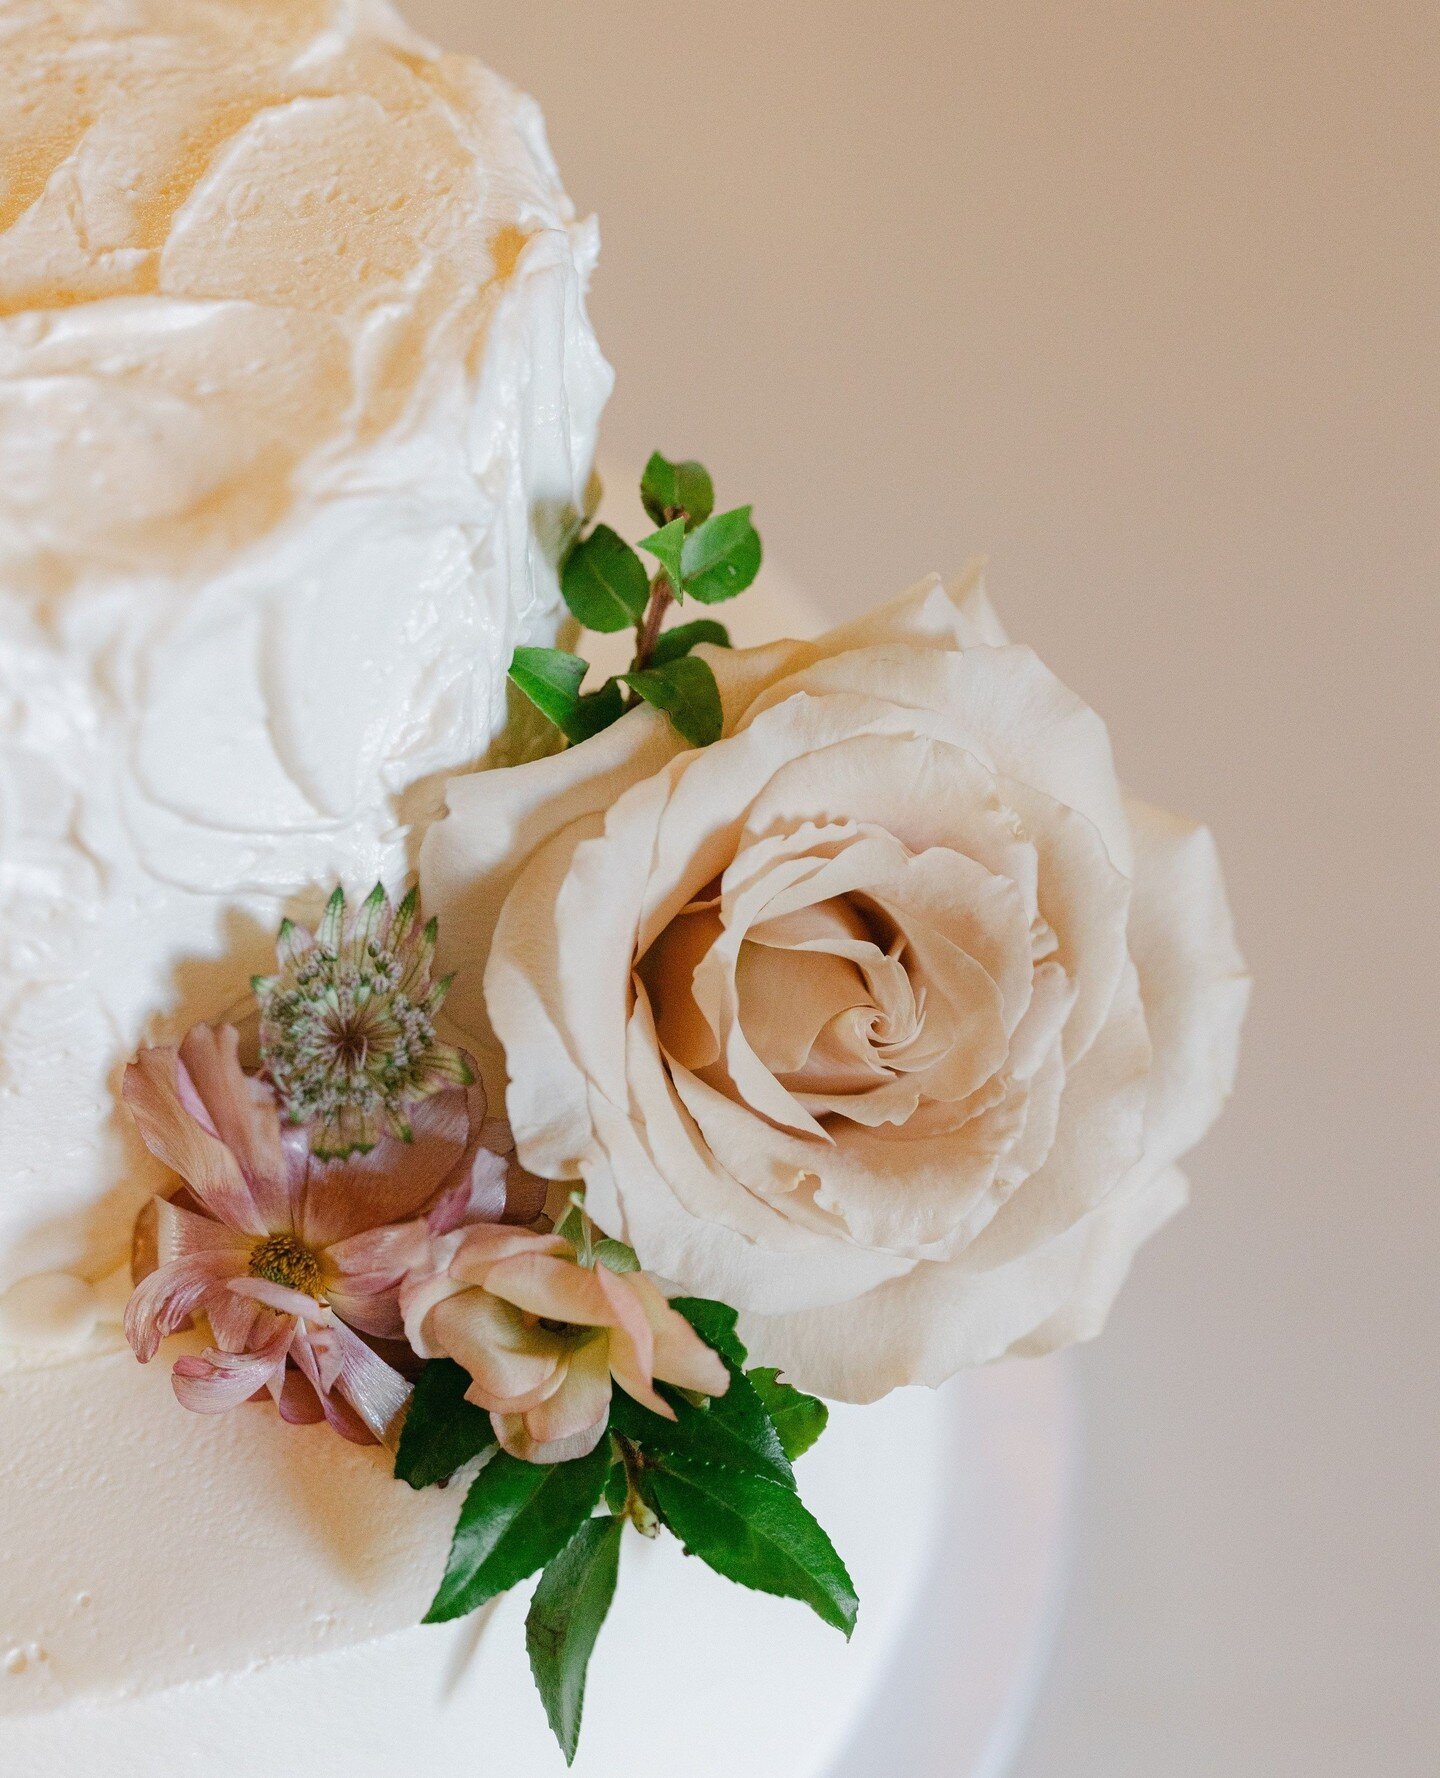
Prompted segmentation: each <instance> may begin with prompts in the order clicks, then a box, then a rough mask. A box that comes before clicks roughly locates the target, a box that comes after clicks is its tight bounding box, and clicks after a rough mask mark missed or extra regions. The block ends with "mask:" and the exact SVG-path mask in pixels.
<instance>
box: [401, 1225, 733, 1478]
mask: <svg viewBox="0 0 1440 1778" xmlns="http://www.w3.org/2000/svg"><path fill="white" fill-rule="evenodd" d="M402 1307H403V1311H404V1316H405V1332H406V1337H407V1338H408V1339H409V1341H410V1344H411V1345H412V1346H413V1347H414V1349H415V1351H416V1352H417V1353H418V1354H419V1355H420V1356H421V1357H422V1358H452V1359H454V1360H455V1362H456V1363H457V1364H460V1365H462V1366H463V1367H464V1368H465V1369H466V1370H467V1371H468V1372H469V1373H470V1377H471V1384H470V1387H469V1389H468V1390H467V1391H466V1396H467V1399H468V1400H470V1401H472V1402H474V1403H475V1404H476V1405H477V1406H478V1407H482V1408H484V1409H486V1410H487V1412H488V1413H489V1415H490V1418H491V1422H492V1424H493V1425H494V1428H495V1436H496V1438H497V1439H498V1440H499V1441H500V1444H501V1446H502V1447H503V1449H505V1450H506V1451H508V1452H510V1454H511V1455H512V1456H514V1457H520V1458H524V1459H525V1460H526V1461H527V1462H530V1463H561V1462H567V1461H569V1460H570V1459H572V1458H576V1457H584V1456H585V1455H587V1454H588V1453H589V1452H590V1451H593V1450H594V1449H595V1447H596V1445H597V1444H599V1442H600V1439H601V1437H602V1436H603V1434H604V1431H605V1427H606V1424H607V1422H608V1420H609V1416H610V1396H611V1389H612V1385H613V1383H618V1384H619V1385H620V1387H621V1388H622V1389H623V1390H624V1391H625V1392H626V1394H627V1395H630V1396H633V1397H634V1399H635V1400H636V1401H638V1402H640V1403H641V1404H642V1405H643V1406H645V1407H647V1408H649V1409H650V1410H651V1412H652V1413H656V1414H660V1415H663V1416H664V1417H665V1418H666V1419H668V1420H673V1419H674V1418H675V1414H674V1410H673V1409H672V1408H671V1407H670V1404H669V1403H668V1402H667V1401H666V1400H665V1399H664V1397H663V1396H661V1395H659V1394H657V1393H656V1390H655V1384H656V1382H657V1381H659V1382H664V1383H673V1384H675V1385H676V1386H677V1387H679V1388H681V1389H690V1390H695V1391H697V1392H699V1393H700V1394H703V1395H723V1394H724V1393H725V1390H726V1389H727V1387H728V1386H729V1382H730V1378H729V1373H728V1372H727V1371H726V1368H725V1365H724V1362H723V1361H722V1360H721V1358H720V1357H719V1356H718V1354H716V1353H715V1352H713V1351H712V1350H711V1349H710V1347H709V1346H707V1345H706V1344H705V1343H704V1341H703V1340H702V1339H701V1338H700V1337H699V1335H698V1334H697V1333H696V1332H695V1330H694V1329H693V1328H692V1327H691V1326H690V1324H689V1322H688V1321H686V1320H685V1318H684V1316H682V1315H680V1314H679V1313H678V1312H677V1311H676V1310H674V1309H672V1308H671V1307H670V1305H669V1303H668V1302H666V1300H665V1297H664V1294H663V1293H662V1292H661V1290H660V1289H659V1287H658V1286H657V1285H656V1284H655V1283H654V1282H653V1280H651V1279H650V1278H648V1277H646V1276H645V1274H644V1273H643V1272H628V1273H622V1272H615V1271H611V1270H610V1269H609V1268H608V1267H607V1266H605V1265H604V1264H603V1263H597V1264H595V1265H593V1266H587V1265H582V1264H581V1263H580V1261H579V1259H578V1257H577V1254H576V1250H575V1248H574V1247H573V1246H572V1244H571V1243H570V1242H569V1241H567V1240H566V1239H564V1237H563V1236H561V1235H559V1234H550V1235H541V1234H534V1233H532V1232H530V1231H529V1230H525V1229H513V1228H504V1227H500V1226H498V1225H494V1224H483V1225H478V1226H476V1227H472V1228H467V1229H463V1230H461V1231H459V1232H458V1233H456V1234H453V1235H449V1236H445V1237H442V1238H440V1239H439V1240H437V1241H436V1242H435V1243H434V1264H433V1265H432V1266H431V1267H430V1268H428V1269H427V1270H426V1271H425V1272H424V1273H423V1274H420V1275H418V1276H415V1277H413V1278H412V1280H411V1282H410V1283H409V1285H407V1287H406V1288H405V1290H404V1292H403V1293H402Z"/></svg>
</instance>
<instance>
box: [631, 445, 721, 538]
mask: <svg viewBox="0 0 1440 1778" xmlns="http://www.w3.org/2000/svg"><path fill="white" fill-rule="evenodd" d="M640 498H641V499H642V500H643V501H644V502H645V510H646V512H648V513H649V514H650V517H651V518H652V519H654V521H655V523H656V524H657V525H663V524H665V523H666V521H667V520H669V519H671V518H674V517H676V516H677V515H679V514H684V515H685V516H686V518H687V519H688V521H689V523H688V526H687V529H693V528H694V527H695V526H696V525H703V524H704V522H705V521H706V519H708V518H709V517H710V514H711V513H712V512H714V510H715V484H714V483H713V482H712V481H711V479H710V472H709V470H708V469H706V468H705V466H704V464H702V463H692V462H685V463H672V462H671V461H670V459H669V458H668V457H662V456H661V454H660V452H659V451H656V452H655V454H654V456H652V457H651V459H650V461H649V462H648V463H647V464H646V465H645V474H644V476H643V477H642V478H641V482H640Z"/></svg>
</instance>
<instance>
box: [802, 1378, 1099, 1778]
mask: <svg viewBox="0 0 1440 1778" xmlns="http://www.w3.org/2000/svg"><path fill="white" fill-rule="evenodd" d="M943 1396H944V1414H945V1421H946V1426H945V1433H944V1436H945V1440H946V1447H947V1456H948V1458H949V1462H948V1464H947V1474H946V1476H945V1480H944V1484H943V1493H942V1505H941V1513H940V1520H941V1523H940V1531H939V1535H938V1536H937V1538H936V1539H935V1542H934V1546H933V1560H932V1563H931V1565H930V1567H929V1569H928V1572H927V1574H926V1577H925V1579H924V1581H923V1583H922V1586H921V1590H920V1592H919V1595H918V1596H917V1597H916V1599H915V1600H914V1603H913V1605H912V1606H911V1610H910V1614H909V1621H908V1623H907V1625H906V1628H905V1629H904V1631H903V1632H902V1635H901V1639H900V1643H899V1646H898V1647H897V1649H896V1651H895V1654H894V1655H893V1657H892V1659H891V1661H890V1664H889V1667H888V1669H887V1670H886V1672H885V1673H884V1675H883V1676H882V1678H881V1679H880V1681H879V1684H878V1685H877V1687H876V1689H875V1692H874V1693H873V1696H872V1701H871V1703H870V1705H869V1707H868V1708H867V1709H866V1710H865V1712H864V1714H863V1716H862V1717H861V1719H860V1722H859V1724H858V1727H857V1728H856V1730H855V1732H854V1733H853V1735H852V1737H851V1739H850V1741H849V1742H848V1744H847V1745H846V1747H845V1749H844V1751H843V1752H842V1753H841V1754H840V1756H839V1757H838V1758H837V1759H836V1760H835V1761H834V1762H833V1764H832V1765H831V1766H830V1768H829V1770H828V1771H827V1772H826V1774H825V1778H899V1775H901V1774H903V1775H904V1778H999V1775H1000V1774H1001V1773H1003V1772H1005V1771H1007V1770H1008V1769H1009V1766H1010V1764H1011V1761H1012V1760H1013V1759H1014V1757H1015V1754H1016V1752H1017V1750H1018V1748H1019V1745H1020V1741H1021V1737H1022V1735H1023V1733H1024V1730H1025V1726H1026V1722H1027V1720H1028V1717H1029V1713H1030V1708H1031V1705H1032V1703H1033V1701H1034V1698H1035V1694H1036V1689H1037V1685H1038V1682H1039V1679H1040V1676H1041V1673H1042V1671H1043V1669H1044V1665H1045V1661H1046V1657H1047V1655H1048V1652H1049V1647H1050V1641H1051V1635H1052V1631H1053V1628H1054V1624H1055V1620H1056V1616H1057V1612H1058V1607H1059V1603H1060V1598H1061V1594H1062V1590H1063V1584H1064V1580H1065V1576H1066V1573H1067V1570H1068V1553H1069V1505H1070V1495H1071V1484H1072V1479H1073V1474H1074V1467H1075V1457H1074V1452H1075V1431H1074V1428H1075V1412H1074V1402H1073V1395H1072V1389H1071V1385H1070V1373H1069V1367H1068V1365H1067V1363H1066V1361H1065V1360H1064V1359H1061V1358H1050V1359H1043V1360H1039V1361H1028V1362H1026V1361H1019V1360H1017V1361H1013V1362H1011V1363H1009V1364H1003V1365H999V1366H996V1367H994V1368H993V1369H989V1370H983V1371H972V1372H969V1373H967V1374H966V1375H964V1376H962V1377H958V1378H956V1379H955V1381H954V1382H953V1383H951V1384H950V1385H949V1386H948V1387H947V1388H946V1390H945V1391H944V1392H943Z"/></svg>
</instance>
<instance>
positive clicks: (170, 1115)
mask: <svg viewBox="0 0 1440 1778" xmlns="http://www.w3.org/2000/svg"><path fill="white" fill-rule="evenodd" d="M122 1090H123V1093H124V1097H125V1101H126V1103H127V1104H128V1105H129V1107H130V1110H131V1113H132V1114H133V1116H134V1118H135V1122H136V1125H137V1126H138V1127H139V1130H140V1134H141V1136H142V1137H143V1139H144V1142H145V1146H146V1147H147V1148H148V1149H149V1150H150V1152H151V1153H152V1154H153V1155H155V1156H156V1157H157V1158H158V1159H160V1160H162V1161H164V1163H165V1165H166V1166H167V1167H169V1168H170V1169H171V1171H172V1172H175V1173H178V1174H179V1175H180V1177H181V1178H182V1179H183V1180H184V1181H185V1183H186V1184H187V1185H188V1186H189V1187H190V1190H191V1191H192V1192H193V1193H194V1195H195V1197H196V1198H197V1199H199V1201H200V1203H201V1205H202V1206H203V1208H204V1209H206V1210H208V1211H209V1212H210V1214H211V1215H212V1216H214V1217H216V1218H218V1219H219V1221H221V1222H223V1223H227V1224H228V1225H229V1226H230V1227H231V1228H233V1229H243V1230H244V1231H245V1232H246V1233H247V1234H251V1235H263V1234H267V1233H268V1232H269V1231H268V1230H267V1228H266V1226H265V1221H264V1218H263V1217H262V1216H261V1214H260V1209H259V1206H258V1205H257V1204H256V1202H255V1199H254V1197H253V1195H252V1194H251V1191H250V1187H249V1185H248V1183H247V1182H246V1179H245V1175H244V1174H243V1173H242V1172H241V1170H240V1163H239V1162H238V1161H237V1160H236V1159H235V1156H234V1155H233V1154H231V1152H230V1150H229V1149H228V1148H226V1146H225V1144H224V1143H223V1142H221V1141H220V1139H219V1137H218V1136H216V1135H215V1134H214V1133H213V1131H212V1130H209V1129H206V1128H205V1127H204V1126H203V1124H202V1123H201V1122H200V1121H199V1120H198V1119H197V1117H196V1116H194V1115H193V1114H192V1112H191V1111H190V1110H187V1109H186V1105H185V1103H184V1101H185V1100H187V1099H188V1100H190V1101H192V1102H194V1104H195V1105H196V1106H197V1107H198V1109H199V1111H200V1113H201V1115H202V1116H203V1115H204V1107H203V1106H200V1105H199V1101H198V1095H196V1093H195V1090H194V1087H193V1084H192V1083H191V1081H190V1077H189V1075H188V1073H187V1072H186V1069H185V1065H184V1063H183V1062H182V1061H181V1060H180V1057H179V1054H178V1052H177V1051H175V1050H173V1049H145V1050H141V1051H140V1053H139V1055H138V1056H137V1057H136V1058H135V1060H134V1061H133V1062H132V1063H131V1064H130V1066H129V1067H128V1068H127V1069H126V1070H125V1080H124V1086H123V1089H122ZM206 1121H207V1122H208V1121H209V1120H208V1118H207V1119H206Z"/></svg>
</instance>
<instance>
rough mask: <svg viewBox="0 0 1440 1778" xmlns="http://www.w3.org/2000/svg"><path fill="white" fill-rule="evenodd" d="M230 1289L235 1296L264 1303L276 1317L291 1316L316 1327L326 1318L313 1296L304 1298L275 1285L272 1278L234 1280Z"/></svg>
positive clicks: (284, 1287)
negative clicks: (272, 1310) (311, 1323)
mask: <svg viewBox="0 0 1440 1778" xmlns="http://www.w3.org/2000/svg"><path fill="white" fill-rule="evenodd" d="M230 1289H231V1290H233V1291H234V1292H235V1294H236V1295H237V1296H248V1297H252V1298H253V1299H254V1300H255V1301H256V1302H257V1303H264V1305H265V1307H266V1308H267V1309H274V1311H275V1312H276V1314H277V1315H293V1316H295V1318H296V1319H297V1320H298V1321H311V1322H314V1323H316V1324H317V1325H318V1324H319V1323H321V1322H323V1321H324V1320H326V1318H327V1311H326V1308H325V1305H324V1304H323V1303H317V1302H316V1300H315V1298H314V1297H313V1296H306V1295H305V1293H304V1292H303V1291H300V1290H291V1289H290V1287H289V1286H288V1285H285V1284H277V1283H276V1282H275V1281H274V1279H273V1278H234V1279H232V1280H231V1282H230Z"/></svg>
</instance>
